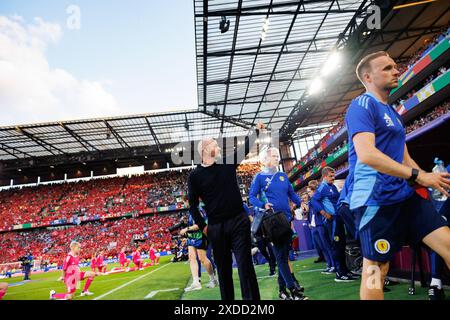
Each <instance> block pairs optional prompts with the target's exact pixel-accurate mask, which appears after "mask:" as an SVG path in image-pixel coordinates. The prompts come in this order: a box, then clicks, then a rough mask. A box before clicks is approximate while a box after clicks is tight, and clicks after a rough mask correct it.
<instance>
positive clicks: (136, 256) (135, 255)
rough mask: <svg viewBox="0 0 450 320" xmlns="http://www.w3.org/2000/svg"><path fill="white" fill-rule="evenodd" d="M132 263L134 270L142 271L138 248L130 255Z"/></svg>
mask: <svg viewBox="0 0 450 320" xmlns="http://www.w3.org/2000/svg"><path fill="white" fill-rule="evenodd" d="M132 259H133V263H134V265H135V266H136V267H135V268H134V270H144V268H143V261H142V259H141V252H140V249H139V248H136V250H134V252H133V254H132Z"/></svg>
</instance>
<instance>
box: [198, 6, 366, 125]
mask: <svg viewBox="0 0 450 320" xmlns="http://www.w3.org/2000/svg"><path fill="white" fill-rule="evenodd" d="M194 4H195V31H196V50H197V79H198V101H199V109H200V110H202V111H204V112H211V113H213V112H218V113H220V114H221V115H223V116H228V117H233V118H235V119H237V120H245V121H248V122H250V123H251V124H255V123H256V122H257V121H262V122H264V123H266V124H268V125H269V126H271V127H272V128H279V127H281V126H282V125H283V124H284V123H285V121H286V118H287V117H288V116H289V115H290V114H291V112H292V110H293V108H294V106H295V105H296V103H298V101H299V99H300V98H301V97H302V96H303V95H304V93H305V90H306V89H307V87H308V86H309V85H310V84H311V81H312V79H313V78H314V76H315V75H316V74H317V72H318V71H319V70H320V68H321V67H322V65H323V63H324V62H325V61H326V60H327V58H328V56H329V55H330V53H331V52H332V50H333V49H334V48H336V47H337V45H338V44H340V43H341V42H342V41H343V40H345V39H346V37H348V36H349V34H350V32H351V30H352V28H351V27H352V26H355V25H358V24H359V23H361V21H362V20H363V12H364V11H365V8H366V6H367V5H369V4H370V3H369V1H365V0H360V1H358V0H339V1H337V0H334V1H322V0H304V1H302V0H300V1H299V0H295V1H293V0H246V1H243V0H212V1H207V0H195V1H194ZM221 20H224V21H229V30H228V31H227V32H224V33H222V30H221V29H220V28H219V26H220V23H221ZM223 125H224V122H222V123H221V126H223Z"/></svg>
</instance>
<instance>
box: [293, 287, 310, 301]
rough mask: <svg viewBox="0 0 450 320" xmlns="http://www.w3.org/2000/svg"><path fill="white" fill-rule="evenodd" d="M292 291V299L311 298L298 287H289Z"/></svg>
mask: <svg viewBox="0 0 450 320" xmlns="http://www.w3.org/2000/svg"><path fill="white" fill-rule="evenodd" d="M289 291H290V292H291V297H292V300H309V298H308V297H307V296H305V295H304V294H303V293H301V292H300V290H298V289H297V288H296V287H294V288H292V289H289Z"/></svg>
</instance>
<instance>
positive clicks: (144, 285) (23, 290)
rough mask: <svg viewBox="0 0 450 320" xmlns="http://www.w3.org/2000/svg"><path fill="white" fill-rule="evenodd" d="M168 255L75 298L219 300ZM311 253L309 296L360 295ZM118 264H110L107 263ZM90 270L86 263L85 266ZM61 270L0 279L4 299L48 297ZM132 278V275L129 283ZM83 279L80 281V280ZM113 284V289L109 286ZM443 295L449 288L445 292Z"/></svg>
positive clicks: (98, 281)
mask: <svg viewBox="0 0 450 320" xmlns="http://www.w3.org/2000/svg"><path fill="white" fill-rule="evenodd" d="M170 258H171V257H162V258H161V261H160V264H159V265H158V266H152V267H149V268H146V269H145V270H143V271H133V272H128V273H118V274H110V275H106V276H98V277H96V278H95V280H94V281H93V282H92V285H91V287H90V288H89V291H92V292H94V293H95V294H94V295H93V296H87V297H80V296H79V295H80V292H81V290H77V292H76V297H75V300H93V299H99V298H100V300H143V299H144V298H145V297H146V296H147V295H148V294H149V293H150V292H152V291H156V290H167V289H176V288H178V290H174V291H166V292H164V291H162V292H158V293H156V294H155V295H154V296H153V297H151V298H149V300H153V299H155V300H179V299H184V300H218V299H220V292H219V288H218V287H217V288H214V289H208V288H206V287H204V288H203V289H202V290H199V291H193V292H186V293H185V292H184V288H185V287H186V286H187V285H188V284H190V282H191V274H190V270H189V264H186V263H185V262H177V263H170ZM313 260H314V258H311V259H306V260H302V261H295V262H294V269H295V274H296V277H297V279H298V280H299V281H300V283H301V284H302V286H304V287H305V294H306V295H307V296H308V297H309V298H310V299H311V300H357V299H359V284H360V282H359V281H355V282H352V283H336V282H335V281H334V275H323V274H321V273H320V271H321V270H323V269H324V268H325V264H314V263H313ZM115 266H117V265H116V264H112V265H109V266H108V269H109V270H110V269H111V268H113V267H115ZM255 269H256V274H257V277H258V283H259V288H260V292H261V298H262V299H267V300H272V299H278V284H277V278H276V277H268V274H269V270H268V266H267V265H260V266H256V267H255ZM86 270H89V268H86ZM233 272H234V274H233V278H234V281H235V295H236V298H237V299H241V293H240V287H239V281H238V280H239V277H238V274H237V270H236V269H235V270H234V271H233ZM60 275H61V273H60V272H49V273H43V274H36V275H32V276H31V279H32V281H31V282H25V283H23V284H21V285H17V286H14V283H20V282H22V279H21V278H13V279H7V280H0V282H1V281H4V282H8V283H9V284H10V285H13V286H12V287H9V288H8V292H7V293H6V295H5V297H4V300H47V299H48V298H49V292H50V290H51V289H53V290H55V291H56V292H64V291H65V287H64V284H63V283H62V282H61V281H58V280H57V279H58V278H59V277H60ZM202 280H203V285H206V284H207V282H208V281H209V277H208V275H207V274H206V273H205V272H204V273H203V275H202ZM130 281H133V282H131V283H129V282H130ZM84 283H85V281H83V282H82V284H81V285H82V286H83V285H84ZM390 289H391V290H392V291H391V292H387V293H385V298H386V300H427V299H428V295H427V288H420V286H416V294H415V295H413V296H410V295H408V284H406V283H401V284H399V285H396V286H392V287H390ZM112 290H114V291H112ZM447 299H450V294H449V293H448V292H447Z"/></svg>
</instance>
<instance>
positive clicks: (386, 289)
mask: <svg viewBox="0 0 450 320" xmlns="http://www.w3.org/2000/svg"><path fill="white" fill-rule="evenodd" d="M383 292H391V289H389V288H386V287H383Z"/></svg>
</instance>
